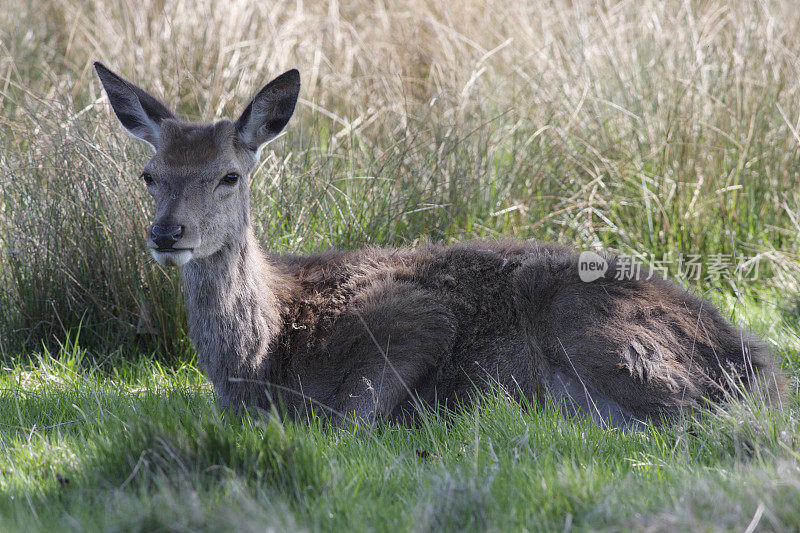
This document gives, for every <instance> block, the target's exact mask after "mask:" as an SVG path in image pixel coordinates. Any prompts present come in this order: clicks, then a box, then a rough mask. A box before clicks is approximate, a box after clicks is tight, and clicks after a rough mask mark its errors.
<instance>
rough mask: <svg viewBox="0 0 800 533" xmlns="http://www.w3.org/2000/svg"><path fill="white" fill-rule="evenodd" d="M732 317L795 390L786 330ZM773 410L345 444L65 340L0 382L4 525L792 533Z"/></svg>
mask: <svg viewBox="0 0 800 533" xmlns="http://www.w3.org/2000/svg"><path fill="white" fill-rule="evenodd" d="M721 303H722V304H723V306H725V305H726V303H725V301H721ZM733 303H737V302H735V301H729V302H728V304H733ZM738 304H739V306H740V308H741V307H744V308H745V309H746V311H747V312H748V313H747V314H748V316H750V317H751V318H752V322H751V323H750V326H751V327H752V328H753V329H754V330H755V331H758V332H759V333H761V334H762V335H763V336H765V337H766V338H767V339H769V340H771V341H773V342H775V343H777V344H779V345H780V346H782V347H783V348H782V349H781V350H780V351H779V354H780V355H781V356H782V359H783V361H784V368H785V369H786V370H787V371H789V372H790V373H792V374H795V373H796V371H797V368H798V366H799V365H800V350H798V346H800V338H798V335H797V329H793V328H792V327H791V326H792V324H791V322H787V321H785V320H782V319H781V317H779V316H777V315H776V314H775V312H774V311H771V310H770V309H774V307H773V306H772V305H764V304H758V303H753V302H749V301H744V302H738ZM731 309H733V308H732V307H731ZM793 386H794V385H793ZM786 402H787V403H786V404H785V405H784V406H783V409H768V408H766V407H765V406H763V405H760V404H758V403H757V402H755V401H753V400H745V401H743V402H739V403H735V404H734V405H732V406H731V407H730V408H729V409H728V410H726V411H716V412H711V411H709V412H704V413H701V414H699V415H698V416H697V417H695V418H692V419H687V420H686V421H685V423H684V424H682V425H680V426H678V427H675V428H669V429H665V428H662V429H656V428H649V429H647V430H645V431H643V432H635V433H623V432H620V431H608V430H603V429H601V428H599V427H597V426H596V425H594V424H593V423H590V422H586V421H584V420H567V419H564V418H563V417H562V415H561V414H560V412H559V410H558V409H557V408H556V407H555V406H547V407H545V408H539V407H536V406H529V405H527V406H522V407H521V406H519V405H517V404H516V403H514V402H513V401H511V400H510V399H508V398H507V397H506V396H504V395H503V394H502V392H501V391H496V392H495V393H493V394H487V395H484V396H483V397H482V398H481V399H480V401H479V402H478V403H477V404H476V405H475V406H474V407H472V408H468V409H466V410H465V411H464V412H461V413H459V414H457V415H455V416H450V417H446V416H442V415H437V414H429V415H428V416H427V418H426V419H425V420H424V421H423V422H422V423H421V424H420V425H419V426H417V427H408V426H381V427H378V428H376V429H375V430H361V431H350V432H348V431H344V430H338V429H333V428H330V427H329V426H326V425H323V424H321V423H319V422H318V421H317V420H313V419H312V420H310V421H299V422H291V421H288V420H286V421H283V420H282V419H281V417H279V416H278V415H277V413H273V414H272V415H270V416H252V417H251V416H245V417H238V416H234V415H231V414H230V413H221V412H220V411H219V410H218V409H217V408H216V407H215V403H214V395H213V391H212V389H211V388H210V386H209V384H208V383H207V381H206V380H205V378H204V377H203V376H202V374H201V373H200V372H199V371H198V370H197V368H196V367H195V366H194V365H192V364H191V363H187V364H183V365H179V366H178V365H173V366H171V367H164V366H163V365H162V364H161V363H159V362H158V360H157V359H155V358H147V357H141V358H139V359H138V360H136V361H135V362H134V361H130V360H128V359H126V358H123V357H122V356H120V355H115V356H111V357H110V358H107V359H106V360H104V361H102V362H100V363H98V362H97V358H96V357H95V358H92V357H90V356H89V355H88V354H87V353H86V352H85V351H83V350H82V349H81V348H80V345H79V343H78V342H77V341H76V340H73V341H71V342H69V343H68V344H65V345H64V346H62V347H61V349H60V350H59V351H58V352H55V353H48V352H46V351H45V352H42V353H40V354H38V355H36V356H35V357H34V358H33V359H32V360H30V361H28V362H26V363H25V364H22V363H18V364H17V365H16V366H14V367H11V368H7V369H5V370H4V373H3V375H2V379H0V443H2V447H3V450H4V453H3V454H2V456H1V457H0V516H2V517H3V524H4V525H3V529H4V530H15V529H16V530H19V531H36V530H41V531H45V530H49V529H52V528H58V530H75V531H92V530H132V531H154V530H169V531H201V530H212V531H213V530H220V529H230V528H235V529H237V530H244V531H250V530H252V531H256V530H263V529H264V528H277V529H281V530H295V529H314V530H323V529H330V528H333V529H346V530H432V531H439V530H441V529H448V530H461V529H468V530H483V529H489V530H497V531H501V530H509V529H522V528H527V529H530V530H553V529H572V528H574V529H577V530H586V529H606V528H608V529H612V530H613V529H670V530H689V529H691V530H696V529H698V528H700V529H710V530H718V529H719V530H723V529H733V530H743V529H745V528H746V527H747V526H748V524H750V522H751V521H754V523H758V525H759V530H776V531H782V530H787V529H792V528H794V527H796V526H797V524H798V523H800V508H798V506H797V505H796V502H797V501H798V499H799V498H800V453H798V450H800V417H799V416H798V413H800V409H798V408H799V407H800V406H798V402H797V395H796V391H795V392H793V394H791V395H790V397H789V398H787V400H786Z"/></svg>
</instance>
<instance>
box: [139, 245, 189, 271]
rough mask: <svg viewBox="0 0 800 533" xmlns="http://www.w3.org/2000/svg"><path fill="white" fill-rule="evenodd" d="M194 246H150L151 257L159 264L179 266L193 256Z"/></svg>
mask: <svg viewBox="0 0 800 533" xmlns="http://www.w3.org/2000/svg"><path fill="white" fill-rule="evenodd" d="M193 252H194V248H151V249H150V253H151V255H152V256H153V259H155V260H156V262H157V263H158V264H160V265H161V266H167V267H169V266H175V267H180V266H183V265H185V264H186V263H188V262H189V261H191V260H192V259H193V258H194V253H193Z"/></svg>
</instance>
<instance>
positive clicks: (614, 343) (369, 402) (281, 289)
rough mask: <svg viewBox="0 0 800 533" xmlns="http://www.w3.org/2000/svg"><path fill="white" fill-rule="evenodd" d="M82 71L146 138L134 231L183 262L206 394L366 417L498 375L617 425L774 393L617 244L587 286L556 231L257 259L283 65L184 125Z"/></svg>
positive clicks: (455, 396) (691, 305) (750, 342)
mask: <svg viewBox="0 0 800 533" xmlns="http://www.w3.org/2000/svg"><path fill="white" fill-rule="evenodd" d="M95 67H96V69H97V73H98V75H99V76H100V80H101V81H102V83H103V86H104V87H105V89H106V92H107V93H108V97H109V100H110V101H111V105H112V107H113V109H114V111H115V113H116V115H117V117H118V118H119V120H120V122H122V125H123V126H125V128H127V130H128V131H129V132H130V133H132V134H133V135H135V136H136V137H139V138H140V139H143V140H144V141H146V142H147V143H149V144H150V145H152V147H153V148H154V149H155V155H154V156H153V158H152V159H151V160H150V161H149V162H148V163H147V165H146V166H145V167H144V171H143V172H142V178H143V180H144V182H145V184H146V185H147V190H148V191H149V192H150V194H151V195H152V196H153V198H154V199H155V204H156V215H155V220H154V222H153V225H152V227H151V229H150V234H149V239H148V246H149V247H150V248H151V251H152V254H153V257H154V258H155V259H156V261H158V262H159V263H161V264H162V265H173V266H177V267H180V269H181V274H182V277H183V282H184V290H185V295H186V304H187V308H188V312H189V326H190V334H191V338H192V340H193V341H194V344H195V346H196V348H197V353H198V358H199V362H200V364H201V365H202V368H203V369H204V371H205V372H206V373H207V375H208V377H209V378H210V379H211V381H212V382H213V383H214V387H215V388H216V392H217V395H218V397H219V402H220V404H221V405H222V406H225V407H228V406H231V407H238V406H241V405H242V404H244V405H246V406H248V407H257V408H261V409H266V408H268V407H269V406H270V405H271V404H272V402H274V401H278V400H279V401H280V402H281V403H282V404H283V405H284V406H285V407H286V408H287V409H288V412H289V413H291V414H293V415H298V414H304V413H306V412H307V410H308V409H309V408H310V407H311V406H312V405H313V406H315V407H316V409H317V411H322V412H325V410H327V411H328V412H329V413H333V416H334V419H335V420H337V421H342V418H341V417H342V416H347V417H350V416H354V417H355V418H356V419H362V420H370V421H372V420H374V418H375V417H378V418H382V419H395V418H398V417H401V416H405V415H406V414H410V413H412V412H413V411H414V409H415V408H416V407H417V406H418V405H420V404H427V405H436V404H438V405H441V404H453V402H454V401H455V400H459V401H465V400H469V399H470V397H471V396H472V395H473V394H474V393H475V391H476V390H480V389H481V388H486V387H487V386H488V385H491V384H499V385H501V386H503V387H504V388H505V389H506V390H508V391H509V393H511V394H513V395H516V396H518V397H519V396H524V397H527V398H528V399H530V400H531V401H535V402H540V403H541V402H544V401H545V399H546V398H548V397H549V398H551V399H554V400H555V401H556V402H559V403H562V404H563V405H564V409H565V411H566V412H568V413H583V414H584V415H588V416H590V417H592V418H594V419H595V420H597V422H598V423H601V424H604V425H605V424H607V425H611V426H622V427H629V426H633V425H636V424H638V423H639V422H640V421H647V420H650V421H653V422H660V421H662V420H671V419H674V418H675V416H676V415H678V414H680V413H682V412H684V411H685V410H686V409H687V408H691V407H692V406H695V405H698V404H700V403H701V399H702V398H708V399H711V400H713V401H720V400H721V399H723V397H724V396H725V394H726V392H731V391H734V392H735V391H737V390H740V389H739V385H740V384H741V385H743V387H744V388H748V389H751V390H755V391H756V392H759V393H762V394H764V395H765V396H766V397H768V398H774V397H775V396H776V395H777V394H778V393H779V392H780V390H781V388H782V384H783V378H782V376H781V375H780V373H779V371H778V370H777V368H776V366H775V361H774V359H773V356H772V355H771V354H770V353H769V351H768V350H767V348H766V347H765V345H764V344H763V343H762V342H760V341H758V340H757V339H756V338H754V337H753V336H751V335H749V334H747V333H745V332H743V331H742V330H740V329H738V328H736V327H734V326H733V325H731V324H729V323H728V322H726V321H725V320H724V319H723V318H722V317H720V315H719V313H718V312H717V310H716V309H715V308H714V307H713V306H712V305H711V304H709V303H708V302H704V301H702V300H700V299H698V298H696V297H695V296H693V295H691V294H689V293H687V292H686V291H684V290H682V289H680V288H678V287H676V286H675V285H673V284H672V283H670V282H668V281H665V280H662V279H660V278H653V279H649V280H647V279H645V278H646V277H647V276H639V277H637V276H633V275H628V276H618V275H615V274H618V272H617V269H616V268H615V266H616V262H615V261H616V260H615V259H613V258H606V260H607V261H608V262H609V264H608V269H607V271H606V273H605V274H604V275H600V276H599V278H598V279H596V280H594V281H591V282H584V281H582V280H581V277H580V276H579V268H578V257H577V255H576V254H574V253H573V252H571V251H570V250H568V249H565V248H563V247H561V246H557V245H554V244H542V243H519V242H503V243H486V242H472V243H465V244H459V245H455V246H450V247H440V246H425V247H423V248H420V249H405V248H400V249H377V248H369V249H364V250H358V251H352V252H329V253H324V254H320V255H315V256H311V257H295V256H278V255H270V254H265V253H264V252H263V251H262V250H261V248H260V246H259V244H258V242H257V241H256V238H255V237H254V235H253V230H252V227H251V224H250V211H249V200H248V193H249V190H248V180H247V175H248V174H249V173H250V171H251V170H252V169H253V166H254V165H255V163H256V161H257V160H258V157H259V151H260V149H261V147H262V145H263V144H264V143H266V142H268V141H269V140H271V139H273V138H274V137H275V136H276V135H278V133H279V132H280V131H281V130H282V129H283V127H284V126H285V125H286V123H287V122H288V121H289V118H290V117H291V116H292V113H293V112H294V108H295V103H296V102H297V95H298V91H299V89H300V75H299V74H298V72H297V71H296V70H290V71H289V72H286V73H284V74H282V75H281V76H279V77H278V78H276V79H274V80H273V81H272V82H270V83H269V84H267V85H266V86H265V87H264V88H263V89H261V91H260V92H259V93H258V94H257V95H256V96H255V98H254V99H253V101H252V102H251V103H250V104H249V105H248V106H247V108H246V109H245V110H244V112H243V113H242V115H241V116H240V117H239V119H238V120H237V121H236V122H231V121H229V120H224V119H223V120H220V121H218V122H215V123H213V124H197V123H191V122H184V121H182V120H179V119H178V118H176V117H175V116H174V115H173V114H172V112H170V111H169V110H168V109H167V108H166V107H165V106H164V105H163V104H161V103H160V102H159V101H158V100H157V99H156V98H154V97H152V96H150V95H149V94H148V93H146V92H145V91H144V90H142V89H140V88H139V87H137V86H135V85H133V84H132V83H129V82H127V81H125V80H123V79H122V78H120V77H119V76H117V75H116V74H114V73H112V72H111V71H109V70H108V69H107V68H106V67H104V66H103V65H102V64H100V63H96V64H95ZM620 277H621V278H622V279H617V278H620ZM320 406H322V407H320ZM348 420H349V418H348Z"/></svg>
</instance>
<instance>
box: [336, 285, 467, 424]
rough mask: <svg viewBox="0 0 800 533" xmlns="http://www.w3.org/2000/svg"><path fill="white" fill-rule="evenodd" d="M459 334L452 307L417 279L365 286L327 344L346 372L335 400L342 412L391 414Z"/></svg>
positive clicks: (368, 418) (368, 417)
mask: <svg viewBox="0 0 800 533" xmlns="http://www.w3.org/2000/svg"><path fill="white" fill-rule="evenodd" d="M454 335H455V322H454V320H453V317H452V314H451V313H450V312H449V310H448V309H447V308H446V307H444V306H443V305H442V304H441V303H440V302H438V301H436V300H435V298H434V297H433V296H432V295H431V294H429V293H427V292H426V291H424V290H423V289H421V288H419V287H417V286H416V285H414V284H411V283H406V282H398V281H395V280H392V279H386V280H381V281H379V282H375V283H374V284H372V285H370V286H369V287H367V288H365V289H363V290H362V291H361V292H360V293H359V294H357V295H356V296H355V297H354V298H353V300H352V302H351V304H350V306H349V308H348V312H347V313H345V314H344V315H342V317H341V318H340V319H339V320H338V321H337V325H336V327H335V328H334V333H333V334H332V336H331V338H330V340H329V341H328V343H327V344H326V348H327V352H328V356H329V357H330V361H331V362H333V363H334V364H336V365H339V368H340V369H341V370H342V371H343V372H344V379H343V380H342V382H341V386H340V387H339V389H338V391H337V393H336V399H335V402H334V403H335V406H334V407H335V409H336V411H337V412H338V413H339V416H345V417H348V418H355V419H358V420H360V421H364V422H368V423H373V422H374V421H375V419H376V418H387V417H388V416H389V415H390V414H391V413H392V411H393V410H394V409H395V407H396V406H397V405H398V403H400V402H401V401H402V400H403V399H404V398H406V397H407V396H408V395H409V394H411V393H413V391H414V386H415V384H416V383H417V382H419V381H420V380H421V379H423V378H425V377H428V376H429V374H430V373H432V372H437V371H438V368H439V363H440V362H441V360H442V358H443V357H447V356H448V355H449V353H450V350H451V346H452V342H453V337H454Z"/></svg>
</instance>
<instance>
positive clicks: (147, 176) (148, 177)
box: [141, 172, 153, 185]
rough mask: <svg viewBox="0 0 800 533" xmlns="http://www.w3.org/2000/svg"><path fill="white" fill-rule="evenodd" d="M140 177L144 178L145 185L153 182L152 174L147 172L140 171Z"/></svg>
mask: <svg viewBox="0 0 800 533" xmlns="http://www.w3.org/2000/svg"><path fill="white" fill-rule="evenodd" d="M141 177H142V179H143V180H144V182H145V183H146V184H147V185H152V184H153V176H151V175H150V174H148V173H147V172H142V176H141Z"/></svg>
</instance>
